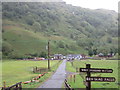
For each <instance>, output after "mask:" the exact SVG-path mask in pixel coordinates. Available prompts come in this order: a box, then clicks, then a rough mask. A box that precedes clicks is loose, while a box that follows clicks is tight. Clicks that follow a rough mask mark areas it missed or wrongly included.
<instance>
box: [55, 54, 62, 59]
mask: <svg viewBox="0 0 120 90" xmlns="http://www.w3.org/2000/svg"><path fill="white" fill-rule="evenodd" d="M53 59H54V60H55V59H56V60H58V59H64V56H63V55H62V54H54V56H53Z"/></svg>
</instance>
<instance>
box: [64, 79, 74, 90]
mask: <svg viewBox="0 0 120 90" xmlns="http://www.w3.org/2000/svg"><path fill="white" fill-rule="evenodd" d="M64 83H65V88H66V90H73V89H72V88H71V86H70V85H69V84H68V83H67V80H66V79H65V81H64Z"/></svg>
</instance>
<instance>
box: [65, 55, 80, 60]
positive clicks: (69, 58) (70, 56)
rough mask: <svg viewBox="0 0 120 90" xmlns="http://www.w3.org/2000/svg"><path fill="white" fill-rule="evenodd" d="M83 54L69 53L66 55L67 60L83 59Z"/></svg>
mask: <svg viewBox="0 0 120 90" xmlns="http://www.w3.org/2000/svg"><path fill="white" fill-rule="evenodd" d="M81 58H82V56H81V55H80V54H69V55H67V56H66V59H67V60H74V59H79V60H80V59H81Z"/></svg>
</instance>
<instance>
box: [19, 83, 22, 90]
mask: <svg viewBox="0 0 120 90" xmlns="http://www.w3.org/2000/svg"><path fill="white" fill-rule="evenodd" d="M21 83H22V82H21ZM21 83H20V84H19V88H20V90H22V85H21Z"/></svg>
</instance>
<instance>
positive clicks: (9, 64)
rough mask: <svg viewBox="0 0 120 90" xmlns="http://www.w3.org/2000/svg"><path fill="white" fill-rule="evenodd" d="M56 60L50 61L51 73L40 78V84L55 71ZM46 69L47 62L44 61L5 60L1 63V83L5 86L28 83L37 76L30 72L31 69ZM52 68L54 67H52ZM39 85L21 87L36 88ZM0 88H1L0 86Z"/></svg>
mask: <svg viewBox="0 0 120 90" xmlns="http://www.w3.org/2000/svg"><path fill="white" fill-rule="evenodd" d="M58 62H59V61H58V60H54V61H50V66H51V71H50V72H49V73H47V74H46V75H45V76H43V77H42V78H40V82H43V81H44V80H46V79H47V78H48V77H50V75H51V74H52V73H53V72H54V71H55V70H56V69H57V67H58V65H59V64H60V63H58ZM36 66H37V67H41V68H47V60H44V61H23V60H16V61H13V60H9V61H8V60H5V61H3V62H2V81H5V82H6V85H7V86H11V85H13V84H15V83H17V82H20V81H21V82H24V81H29V80H31V79H32V78H34V77H36V76H38V74H35V73H33V72H32V69H33V67H36ZM53 66H54V67H53ZM38 85H40V83H37V84H36V83H32V84H30V85H29V84H28V85H23V87H27V88H28V87H30V88H33V87H36V86H38ZM0 87H1V86H0Z"/></svg>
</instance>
